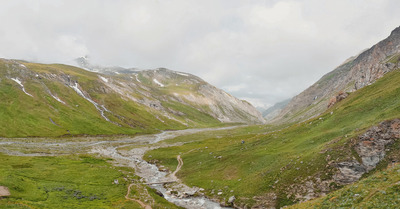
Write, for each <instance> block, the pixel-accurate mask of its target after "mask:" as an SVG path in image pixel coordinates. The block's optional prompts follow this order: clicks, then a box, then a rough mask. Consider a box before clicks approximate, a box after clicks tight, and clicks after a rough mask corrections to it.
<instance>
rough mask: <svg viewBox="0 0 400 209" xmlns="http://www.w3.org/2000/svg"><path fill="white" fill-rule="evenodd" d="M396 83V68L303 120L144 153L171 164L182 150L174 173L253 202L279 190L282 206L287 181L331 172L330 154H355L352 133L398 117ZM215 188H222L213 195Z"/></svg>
mask: <svg viewBox="0 0 400 209" xmlns="http://www.w3.org/2000/svg"><path fill="white" fill-rule="evenodd" d="M399 83H400V72H399V71H398V70H396V71H393V72H391V73H388V74H387V75H386V76H385V77H383V78H382V79H380V80H378V81H377V82H376V83H375V84H373V85H371V86H367V87H365V88H363V89H361V90H359V91H357V92H354V93H352V94H351V95H350V96H349V97H348V98H347V99H345V100H343V101H342V102H340V103H338V104H336V105H335V106H333V107H332V108H330V109H328V110H327V111H326V112H325V113H323V114H321V115H320V116H318V117H317V118H313V119H310V120H308V121H306V122H303V123H300V124H294V125H291V126H290V127H287V128H284V126H280V127H268V126H252V127H245V128H238V129H236V130H229V131H220V132H211V133H199V134H195V135H190V136H183V137H178V138H176V139H171V140H169V141H167V143H174V142H185V144H184V145H183V146H179V147H167V148H161V149H157V150H152V151H149V152H148V153H146V155H145V158H146V160H153V161H156V162H158V163H159V164H162V165H165V166H166V167H168V168H169V169H170V170H175V168H176V165H177V162H176V156H177V155H178V154H180V155H181V156H182V158H183V161H184V166H183V167H182V169H181V171H180V172H179V173H178V174H177V175H178V176H179V177H180V178H181V179H183V181H184V182H185V183H187V184H189V185H191V186H198V187H202V188H205V189H206V193H207V194H208V195H210V196H213V197H215V198H219V199H221V200H222V199H225V200H226V199H228V198H229V197H230V196H232V195H235V197H236V198H237V200H236V201H237V203H238V204H242V205H244V204H249V205H252V204H255V201H256V200H255V199H254V198H253V197H254V196H259V197H260V198H261V199H262V198H263V197H264V196H267V194H269V193H271V192H273V193H276V194H279V195H278V199H277V206H284V205H286V204H289V203H293V200H290V199H289V200H290V201H288V198H287V197H286V195H290V192H291V191H290V189H289V186H290V185H294V184H298V183H301V182H302V181H304V180H305V179H307V178H308V177H319V178H321V179H329V178H331V177H332V175H333V173H334V168H332V167H329V166H328V167H327V166H326V165H327V163H328V160H327V156H328V155H330V156H331V159H334V160H338V161H341V160H346V159H348V158H350V159H351V158H352V157H356V156H353V155H354V154H355V152H353V151H352V148H351V145H350V142H349V141H350V139H351V138H352V137H355V136H357V135H358V134H361V133H362V132H363V131H365V130H366V129H367V128H369V127H371V126H373V125H376V124H378V123H379V122H381V121H383V120H389V119H394V118H398V117H400V97H399V96H398V95H400V85H399ZM331 112H332V114H331ZM242 140H244V141H245V143H244V144H242V143H241V141H242ZM150 155H151V158H150V157H149V156H150ZM220 156H221V157H220ZM232 190H233V192H231V191H232ZM217 191H222V192H223V194H222V195H220V196H217V195H216V193H217Z"/></svg>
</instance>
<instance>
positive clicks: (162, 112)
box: [0, 59, 264, 137]
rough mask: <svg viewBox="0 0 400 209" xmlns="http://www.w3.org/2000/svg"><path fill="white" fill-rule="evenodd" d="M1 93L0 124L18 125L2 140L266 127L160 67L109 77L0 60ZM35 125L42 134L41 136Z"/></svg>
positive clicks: (220, 95)
mask: <svg viewBox="0 0 400 209" xmlns="http://www.w3.org/2000/svg"><path fill="white" fill-rule="evenodd" d="M0 89H1V90H2V91H1V92H0V94H1V95H2V98H3V100H2V101H1V102H0V105H1V106H2V107H4V108H1V112H0V115H1V116H3V117H2V118H3V120H2V123H4V124H7V123H10V121H11V120H13V117H15V118H16V119H15V121H14V122H12V123H14V124H15V127H14V128H11V129H7V130H6V129H4V130H2V131H1V133H2V134H3V136H5V137H9V136H43V135H50V136H55V135H65V134H133V133H136V132H138V131H145V132H147V131H150V132H153V131H155V130H158V129H161V130H163V129H184V128H188V127H206V126H215V125H218V124H221V123H249V124H252V123H263V122H264V120H263V119H262V116H261V113H259V112H258V111H257V110H256V109H255V108H254V107H253V106H251V105H250V104H249V103H247V102H244V101H241V100H239V99H237V98H235V97H233V96H231V95H229V94H227V93H225V92H223V91H222V90H219V89H217V88H216V87H214V86H212V85H210V84H208V83H206V82H205V81H203V80H202V79H200V78H198V77H197V76H192V75H190V74H183V73H180V74H179V72H175V71H171V70H167V69H164V68H160V69H156V70H147V71H140V72H126V73H124V74H122V73H120V74H118V73H117V74H115V75H107V74H99V73H95V72H90V71H86V70H84V69H81V68H77V67H73V66H68V65H61V64H38V63H30V62H23V61H16V60H7V59H1V60H0ZM10 105H11V106H10ZM24 112H25V115H18V114H19V113H24ZM18 118H20V119H18ZM28 121H31V122H28ZM26 123H29V124H26ZM22 124H26V125H27V126H28V128H26V129H25V130H24V131H22V132H21V131H18V127H17V126H20V125H22ZM78 124H80V125H78ZM110 124H114V125H111V126H110ZM39 126H40V128H43V129H44V130H47V131H46V132H42V133H39V132H38V131H36V130H38V129H39ZM41 126H43V127H41ZM90 126H93V127H90ZM95 126H98V127H97V128H98V131H96V130H95V129H94V127H95ZM152 130H153V131H152ZM17 133H18V134H19V135H18V134H17Z"/></svg>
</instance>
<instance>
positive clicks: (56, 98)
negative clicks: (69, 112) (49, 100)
mask: <svg viewBox="0 0 400 209" xmlns="http://www.w3.org/2000/svg"><path fill="white" fill-rule="evenodd" d="M50 95H51V96H52V97H53V98H54V99H55V100H57V101H58V102H60V103H62V104H65V102H64V101H62V100H61V99H60V98H58V97H57V96H54V95H53V94H51V93H50Z"/></svg>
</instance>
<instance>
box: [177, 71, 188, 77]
mask: <svg viewBox="0 0 400 209" xmlns="http://www.w3.org/2000/svg"><path fill="white" fill-rule="evenodd" d="M175 73H176V74H178V75H181V76H186V77H188V76H189V75H188V74H186V73H180V72H175Z"/></svg>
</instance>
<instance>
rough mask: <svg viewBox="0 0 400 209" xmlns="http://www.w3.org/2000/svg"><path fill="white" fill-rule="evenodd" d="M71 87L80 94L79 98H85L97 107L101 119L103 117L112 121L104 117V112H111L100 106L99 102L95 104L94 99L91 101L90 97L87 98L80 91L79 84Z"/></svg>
mask: <svg viewBox="0 0 400 209" xmlns="http://www.w3.org/2000/svg"><path fill="white" fill-rule="evenodd" d="M70 87H71V88H72V89H74V90H75V91H76V93H78V94H79V96H81V97H83V98H84V99H86V100H87V101H89V102H90V103H92V104H93V105H94V106H95V107H96V109H97V110H98V111H99V112H100V115H101V117H103V118H104V119H105V120H106V121H108V122H111V120H110V119H108V118H107V117H106V116H105V115H104V111H106V112H109V110H107V109H106V108H105V107H104V106H103V105H99V104H98V103H97V102H95V101H93V100H92V99H90V98H89V97H87V96H85V94H83V92H82V91H81V90H80V89H79V87H78V83H75V84H74V85H70Z"/></svg>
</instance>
